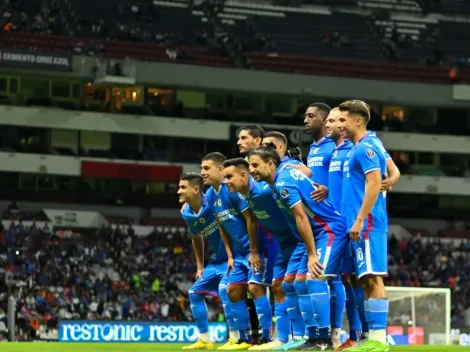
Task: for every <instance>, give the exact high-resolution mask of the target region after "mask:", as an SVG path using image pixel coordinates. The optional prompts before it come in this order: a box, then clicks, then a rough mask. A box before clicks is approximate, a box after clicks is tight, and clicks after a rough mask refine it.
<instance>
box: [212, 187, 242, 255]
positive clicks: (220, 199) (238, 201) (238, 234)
mask: <svg viewBox="0 0 470 352" xmlns="http://www.w3.org/2000/svg"><path fill="white" fill-rule="evenodd" d="M206 197H207V204H208V206H209V207H210V208H211V210H212V212H213V213H214V214H215V216H216V217H217V219H218V220H219V222H220V223H221V224H222V226H223V228H224V229H225V231H226V232H227V234H228V235H229V236H230V239H231V241H232V251H233V255H234V257H235V256H242V257H244V256H246V255H248V254H249V253H250V238H249V237H248V232H247V229H246V220H245V217H244V216H243V214H242V213H243V212H244V211H245V210H247V209H249V206H248V203H247V201H246V199H245V197H243V195H241V194H240V193H230V192H229V190H228V188H227V186H226V185H224V184H222V185H221V186H220V189H219V192H216V190H215V189H214V187H210V188H209V189H208V191H207V192H206Z"/></svg>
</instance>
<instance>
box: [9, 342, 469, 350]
mask: <svg viewBox="0 0 470 352" xmlns="http://www.w3.org/2000/svg"><path fill="white" fill-rule="evenodd" d="M183 346H185V344H179V343H177V344H158V343H156V344H149V343H138V344H133V343H73V342H72V343H43V342H36V343H29V342H13V343H8V342H5V343H0V351H1V352H107V351H109V352H141V351H142V352H147V351H154V352H159V351H165V352H175V351H181V347H183ZM418 351H423V352H460V351H462V352H463V351H470V348H468V347H460V346H395V347H391V349H390V352H418Z"/></svg>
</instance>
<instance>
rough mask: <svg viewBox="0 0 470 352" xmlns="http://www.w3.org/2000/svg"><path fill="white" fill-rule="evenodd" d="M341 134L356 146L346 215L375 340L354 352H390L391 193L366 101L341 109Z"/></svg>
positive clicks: (346, 183) (348, 172) (348, 173)
mask: <svg viewBox="0 0 470 352" xmlns="http://www.w3.org/2000/svg"><path fill="white" fill-rule="evenodd" d="M339 110H340V112H341V114H340V116H339V122H340V130H341V133H342V134H343V136H344V137H345V138H348V139H350V140H351V142H352V143H353V144H354V147H353V148H352V149H351V152H350V153H349V156H348V157H347V160H346V161H345V162H344V166H343V173H344V175H343V198H342V203H343V204H342V206H341V209H342V211H343V216H345V217H346V223H347V226H348V229H349V236H350V238H351V240H352V241H353V242H352V243H353V248H354V252H355V262H356V276H357V278H358V279H359V280H360V281H361V284H362V286H363V287H364V294H365V300H364V307H365V313H366V317H367V322H368V325H369V339H368V340H367V342H366V343H364V344H362V345H360V346H359V347H356V348H352V349H350V351H368V352H384V351H388V350H389V346H388V343H387V339H386V327H387V315H388V308H389V303H388V300H387V296H386V292H385V286H384V283H383V280H382V276H385V275H387V239H388V216H387V209H386V193H385V192H383V193H382V192H381V188H382V181H383V179H385V178H386V175H387V167H386V160H385V155H384V151H383V146H382V145H381V144H380V142H379V141H378V139H376V138H373V137H370V136H368V135H367V129H366V126H367V123H368V122H369V120H370V110H369V107H368V105H367V104H366V103H364V102H363V101H360V100H349V101H346V102H344V103H342V104H341V105H340V106H339Z"/></svg>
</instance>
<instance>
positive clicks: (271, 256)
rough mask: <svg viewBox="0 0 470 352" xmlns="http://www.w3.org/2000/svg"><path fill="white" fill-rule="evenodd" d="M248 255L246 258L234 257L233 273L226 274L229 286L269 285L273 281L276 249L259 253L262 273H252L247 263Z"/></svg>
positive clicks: (268, 249)
mask: <svg viewBox="0 0 470 352" xmlns="http://www.w3.org/2000/svg"><path fill="white" fill-rule="evenodd" d="M249 257H250V255H249V254H247V255H246V257H240V256H238V257H235V258H234V262H235V263H234V266H235V271H233V270H231V271H230V272H229V273H228V283H229V285H246V284H250V283H255V284H260V285H271V283H272V281H273V269H274V264H275V262H276V257H277V247H272V248H267V249H266V250H263V251H262V253H260V257H261V262H262V263H263V270H262V271H257V272H256V271H253V270H252V268H251V265H250V263H249V262H248V259H249Z"/></svg>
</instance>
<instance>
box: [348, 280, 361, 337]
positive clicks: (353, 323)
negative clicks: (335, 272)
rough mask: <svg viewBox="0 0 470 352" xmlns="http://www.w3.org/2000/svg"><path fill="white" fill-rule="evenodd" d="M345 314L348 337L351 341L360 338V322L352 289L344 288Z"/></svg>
mask: <svg viewBox="0 0 470 352" xmlns="http://www.w3.org/2000/svg"><path fill="white" fill-rule="evenodd" d="M346 316H347V317H348V321H349V338H350V339H351V340H352V341H359V339H360V338H361V332H362V324H361V319H360V318H359V313H358V311H357V307H356V302H355V300H354V289H353V288H352V287H348V288H346Z"/></svg>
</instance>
